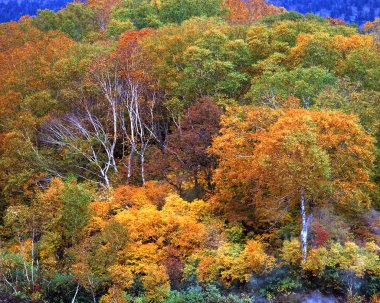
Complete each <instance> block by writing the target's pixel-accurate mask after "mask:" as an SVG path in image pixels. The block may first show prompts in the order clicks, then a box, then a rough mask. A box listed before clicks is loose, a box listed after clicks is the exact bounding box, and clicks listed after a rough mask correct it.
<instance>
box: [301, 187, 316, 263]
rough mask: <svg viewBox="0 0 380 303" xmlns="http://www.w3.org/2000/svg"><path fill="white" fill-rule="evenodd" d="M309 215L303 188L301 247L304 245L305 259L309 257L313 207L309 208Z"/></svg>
mask: <svg viewBox="0 0 380 303" xmlns="http://www.w3.org/2000/svg"><path fill="white" fill-rule="evenodd" d="M309 212H310V213H309V215H307V211H306V199H305V193H304V190H303V189H302V191H301V218H302V230H301V247H302V256H303V260H304V261H305V260H306V258H307V238H308V230H309V225H310V223H311V221H312V220H313V214H312V211H311V209H310V210H309Z"/></svg>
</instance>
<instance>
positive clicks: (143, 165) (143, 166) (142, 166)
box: [141, 153, 145, 185]
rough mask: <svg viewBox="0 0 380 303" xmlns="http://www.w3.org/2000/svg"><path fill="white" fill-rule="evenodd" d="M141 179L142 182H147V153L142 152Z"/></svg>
mask: <svg viewBox="0 0 380 303" xmlns="http://www.w3.org/2000/svg"><path fill="white" fill-rule="evenodd" d="M141 181H142V184H143V185H144V184H145V155H144V153H142V154H141Z"/></svg>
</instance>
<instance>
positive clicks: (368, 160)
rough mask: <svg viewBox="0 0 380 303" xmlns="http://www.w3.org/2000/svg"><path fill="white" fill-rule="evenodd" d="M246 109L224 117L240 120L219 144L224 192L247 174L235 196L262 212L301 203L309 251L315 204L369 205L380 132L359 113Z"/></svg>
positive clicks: (275, 214)
mask: <svg viewBox="0 0 380 303" xmlns="http://www.w3.org/2000/svg"><path fill="white" fill-rule="evenodd" d="M244 111H245V113H244V114H242V113H241V112H240V113H239V112H236V111H230V112H229V113H228V114H227V118H226V117H225V118H224V119H225V120H224V121H225V122H226V121H229V122H227V123H232V124H224V128H223V129H222V136H221V137H219V138H217V139H216V140H215V142H214V145H213V148H212V151H213V152H214V153H216V154H217V155H218V156H219V158H220V164H219V168H218V170H217V173H216V180H215V181H216V183H217V187H218V189H219V190H218V194H219V198H221V199H222V200H223V197H220V195H221V194H223V193H226V191H228V190H231V191H232V192H233V191H234V190H235V189H234V188H236V187H235V183H236V180H237V179H239V180H240V181H239V182H240V185H239V186H241V187H242V188H243V189H244V191H240V192H239V193H237V195H236V196H235V197H234V198H235V202H238V203H239V200H240V201H241V202H242V203H244V204H246V205H247V203H248V205H250V206H251V207H250V208H251V209H252V210H253V211H256V212H257V213H258V214H259V215H261V216H264V217H267V218H268V217H269V218H272V220H273V218H275V221H276V222H277V221H278V220H279V219H280V218H281V216H282V215H283V214H285V213H286V212H287V211H288V210H291V209H294V208H295V207H296V208H299V209H300V217H301V244H302V252H303V258H304V259H306V257H307V239H308V228H309V225H310V223H311V222H312V220H313V211H314V209H316V208H318V206H320V205H321V204H324V203H332V204H333V205H339V206H340V207H341V208H342V209H345V210H347V211H354V210H355V209H360V208H361V207H366V206H368V205H369V203H370V198H369V194H368V192H369V189H370V188H371V186H372V185H371V182H370V172H371V169H372V162H373V160H374V146H373V144H374V142H373V138H372V137H370V136H368V135H367V134H366V133H365V132H364V130H363V129H362V128H361V127H360V126H359V125H358V124H357V119H356V117H355V116H353V115H346V114H343V113H340V112H333V111H307V110H303V109H292V110H288V111H275V110H268V109H264V108H262V109H260V110H258V109H251V108H244ZM262 112H267V113H271V115H272V116H276V115H277V120H276V119H275V120H272V121H274V122H273V123H272V124H271V125H268V124H267V125H265V124H264V123H260V122H261V121H262V120H261V117H263V113H262ZM239 114H240V117H239ZM228 115H230V117H228ZM231 115H232V116H233V117H231ZM242 117H243V119H242ZM249 119H252V120H251V121H249ZM247 120H248V121H247ZM255 122H256V123H255ZM237 125H238V128H236V126H237ZM239 125H240V126H239ZM247 126H248V127H247ZM236 130H237V131H238V132H236ZM231 170H232V171H233V172H232V171H231ZM230 178H232V180H231V179H230ZM227 203H228V202H227ZM248 210H249V207H248Z"/></svg>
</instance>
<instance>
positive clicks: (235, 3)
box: [224, 0, 285, 23]
mask: <svg viewBox="0 0 380 303" xmlns="http://www.w3.org/2000/svg"><path fill="white" fill-rule="evenodd" d="M224 6H225V7H226V8H227V9H228V10H229V17H228V19H229V21H230V22H232V23H254V22H257V21H260V20H261V19H263V18H264V17H267V16H273V15H279V14H281V13H283V12H285V9H284V8H282V7H277V6H274V5H271V4H268V2H267V1H265V0H248V1H243V0H226V1H225V2H224Z"/></svg>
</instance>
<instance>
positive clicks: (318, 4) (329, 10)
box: [0, 0, 380, 25]
mask: <svg viewBox="0 0 380 303" xmlns="http://www.w3.org/2000/svg"><path fill="white" fill-rule="evenodd" d="M243 1H244V0H243ZM68 2H71V1H70V0H0V22H7V21H10V20H15V21H17V20H18V19H19V18H20V17H21V16H23V15H26V14H29V15H34V14H36V12H37V9H39V8H41V9H43V8H49V9H52V10H58V9H60V8H62V7H64V6H65V5H66V4H67V3H68ZM270 2H271V3H273V4H275V5H279V6H284V7H285V8H286V9H287V10H295V11H298V12H300V13H310V12H312V13H315V14H317V15H321V16H323V17H326V16H331V17H333V18H341V19H343V20H345V21H347V22H354V23H357V24H358V25H362V24H363V23H365V22H366V21H372V20H374V19H375V18H376V17H379V16H380V0H270Z"/></svg>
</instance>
